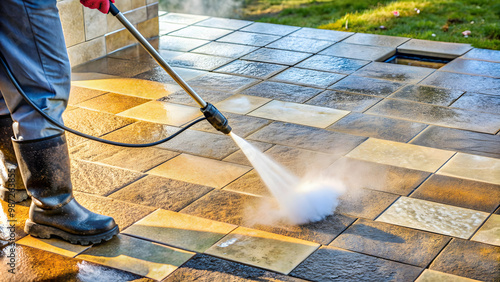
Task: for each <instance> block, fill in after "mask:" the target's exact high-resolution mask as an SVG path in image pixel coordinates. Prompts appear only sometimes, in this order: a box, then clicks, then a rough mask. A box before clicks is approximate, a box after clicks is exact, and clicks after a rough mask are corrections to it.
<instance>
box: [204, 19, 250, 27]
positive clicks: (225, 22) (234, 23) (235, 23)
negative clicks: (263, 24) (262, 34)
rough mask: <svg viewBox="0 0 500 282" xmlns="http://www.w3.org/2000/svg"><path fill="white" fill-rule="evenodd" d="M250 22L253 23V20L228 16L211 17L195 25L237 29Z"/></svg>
mask: <svg viewBox="0 0 500 282" xmlns="http://www.w3.org/2000/svg"><path fill="white" fill-rule="evenodd" d="M250 24H252V22H251V21H244V20H235V19H226V18H209V19H206V20H203V21H201V22H197V23H196V24H195V25H197V26H206V27H213V28H224V29H232V30H236V29H241V28H243V27H245V26H247V25H250Z"/></svg>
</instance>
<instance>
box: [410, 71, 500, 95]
mask: <svg viewBox="0 0 500 282" xmlns="http://www.w3.org/2000/svg"><path fill="white" fill-rule="evenodd" d="M419 84H423V85H430V86H436V87H443V88H450V89H456V90H462V91H468V92H480V93H484V94H491V95H498V93H500V79H497V78H492V77H485V76H476V75H468V74H461V73H451V72H442V71H437V72H435V73H433V74H431V75H430V76H429V77H428V78H426V79H425V80H423V81H422V82H420V83H419Z"/></svg>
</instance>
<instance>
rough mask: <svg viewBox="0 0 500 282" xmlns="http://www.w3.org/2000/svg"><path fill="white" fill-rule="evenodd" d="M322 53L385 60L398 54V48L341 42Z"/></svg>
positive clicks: (369, 59)
mask: <svg viewBox="0 0 500 282" xmlns="http://www.w3.org/2000/svg"><path fill="white" fill-rule="evenodd" d="M320 54H321V55H330V56H336V57H345V58H352V59H360V60H368V61H384V60H386V59H388V58H390V57H391V56H393V55H394V54H396V48H392V47H381V46H368V45H358V44H348V43H343V42H341V43H337V44H335V45H333V46H331V47H328V48H327V49H326V50H324V51H322V52H321V53H320Z"/></svg>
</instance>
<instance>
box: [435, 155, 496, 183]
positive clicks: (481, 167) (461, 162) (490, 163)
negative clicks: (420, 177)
mask: <svg viewBox="0 0 500 282" xmlns="http://www.w3.org/2000/svg"><path fill="white" fill-rule="evenodd" d="M499 172H500V160H499V159H496V158H489V157H483V156H475V155H469V154H464V153H457V154H456V155H455V156H453V158H451V160H450V161H449V162H447V163H446V164H445V165H444V166H443V167H442V168H440V169H439V171H438V174H443V175H448V176H455V177H460V178H465V179H470V180H476V181H482V182H487V183H492V184H500V173H499Z"/></svg>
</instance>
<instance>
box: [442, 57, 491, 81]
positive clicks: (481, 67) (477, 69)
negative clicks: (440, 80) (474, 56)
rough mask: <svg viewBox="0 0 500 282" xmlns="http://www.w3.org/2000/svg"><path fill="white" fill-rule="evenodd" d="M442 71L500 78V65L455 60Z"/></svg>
mask: <svg viewBox="0 0 500 282" xmlns="http://www.w3.org/2000/svg"><path fill="white" fill-rule="evenodd" d="M440 70H442V71H449V72H459V73H466V74H475V75H482V76H491V77H495V78H500V63H493V62H485V61H476V60H464V59H455V60H453V61H451V62H450V63H448V64H446V65H445V66H443V67H442V68H441V69H440Z"/></svg>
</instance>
